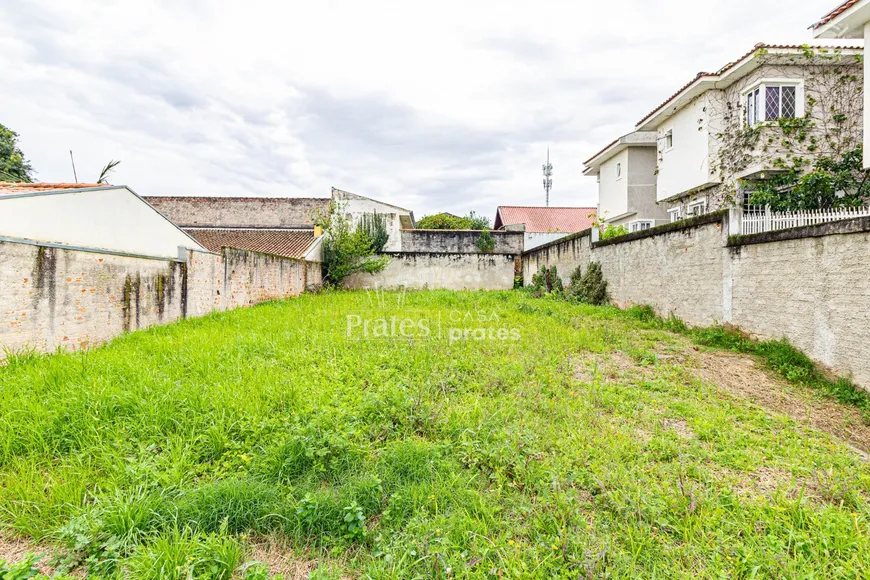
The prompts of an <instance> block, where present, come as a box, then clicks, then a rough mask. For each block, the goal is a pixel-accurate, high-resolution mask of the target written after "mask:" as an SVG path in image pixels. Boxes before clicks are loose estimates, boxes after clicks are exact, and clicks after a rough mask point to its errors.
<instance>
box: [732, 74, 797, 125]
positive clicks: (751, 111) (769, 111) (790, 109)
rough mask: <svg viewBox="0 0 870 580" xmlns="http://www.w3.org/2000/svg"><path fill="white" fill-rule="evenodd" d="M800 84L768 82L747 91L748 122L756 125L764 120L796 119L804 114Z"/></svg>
mask: <svg viewBox="0 0 870 580" xmlns="http://www.w3.org/2000/svg"><path fill="white" fill-rule="evenodd" d="M800 95H801V91H800V86H799V85H798V84H789V83H783V82H768V83H762V84H761V85H759V86H757V87H755V88H753V89H752V90H751V91H749V92H748V93H746V124H747V125H749V126H750V127H754V126H755V125H756V124H757V123H760V122H762V121H774V120H776V119H794V118H795V117H799V116H801V115H803V104H802V103H801V99H800Z"/></svg>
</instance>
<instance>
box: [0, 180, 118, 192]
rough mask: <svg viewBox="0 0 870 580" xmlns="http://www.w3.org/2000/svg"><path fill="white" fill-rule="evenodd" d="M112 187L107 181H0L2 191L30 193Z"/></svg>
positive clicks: (0, 190)
mask: <svg viewBox="0 0 870 580" xmlns="http://www.w3.org/2000/svg"><path fill="white" fill-rule="evenodd" d="M97 187H112V186H111V185H109V184H107V183H20V182H8V181H0V193H30V192H43V191H60V190H64V189H94V188H97Z"/></svg>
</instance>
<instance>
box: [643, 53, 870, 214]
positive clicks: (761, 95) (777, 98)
mask: <svg viewBox="0 0 870 580" xmlns="http://www.w3.org/2000/svg"><path fill="white" fill-rule="evenodd" d="M862 55H863V49H862V48H859V47H848V48H832V47H809V46H781V45H764V44H759V45H756V46H755V47H754V48H753V50H752V51H750V52H749V53H747V54H745V55H744V56H742V57H741V58H739V59H737V60H736V61H734V62H732V63H729V64H728V65H726V66H725V67H723V68H722V69H720V70H719V71H717V72H716V73H700V74H698V75H697V76H696V77H695V78H694V79H693V80H692V81H690V82H689V83H688V84H687V85H685V86H684V87H682V88H681V89H680V90H679V91H677V92H676V93H675V94H674V95H672V96H671V97H669V98H668V99H667V100H666V101H665V102H664V103H662V104H661V105H659V106H658V107H657V108H656V109H655V110H653V111H652V112H651V113H650V114H648V115H647V116H646V117H644V118H643V119H642V120H641V121H640V122H639V123H638V124H637V130H638V131H643V132H647V131H652V132H655V134H656V141H657V183H656V200H657V201H658V202H659V204H661V205H663V206H664V208H665V209H666V211H667V212H668V215H669V219H670V220H671V221H676V220H678V219H682V218H686V217H692V216H696V215H700V214H703V213H707V212H708V211H712V210H716V209H721V208H724V207H732V206H734V205H735V204H736V205H746V204H747V202H748V196H749V192H751V191H752V189H753V183H754V182H757V181H759V180H765V179H769V178H770V176H771V175H773V174H775V173H777V172H784V171H788V170H790V169H792V168H796V167H797V168H799V166H800V164H802V163H805V161H806V159H807V158H810V157H813V156H819V155H824V154H827V153H830V152H831V151H832V150H834V149H842V148H847V147H850V146H851V145H852V143H851V142H852V141H854V140H855V138H856V136H857V137H860V135H861V127H862V125H863V99H861V98H856V97H857V96H858V95H860V93H861V84H862V82H863V81H862V79H863V68H862V65H861V61H862ZM856 108H857V109H858V110H856ZM846 109H848V110H846ZM831 135H836V138H834V139H832V138H831Z"/></svg>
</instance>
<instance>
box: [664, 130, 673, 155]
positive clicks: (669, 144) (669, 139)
mask: <svg viewBox="0 0 870 580" xmlns="http://www.w3.org/2000/svg"><path fill="white" fill-rule="evenodd" d="M673 148H674V130H673V129H670V130H669V131H668V132H667V133H665V151H667V150H668V149H673Z"/></svg>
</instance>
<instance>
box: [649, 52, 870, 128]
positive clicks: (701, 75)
mask: <svg viewBox="0 0 870 580" xmlns="http://www.w3.org/2000/svg"><path fill="white" fill-rule="evenodd" d="M805 48H827V49H833V48H845V49H852V50H855V49H861V47H860V46H836V47H832V46H825V45H800V44H765V43H763V42H759V43H758V44H756V45H755V46H754V47H753V48H752V50H750V51H749V52H747V53H746V54H744V55H743V56H741V57H740V58H738V59H737V60H734V61H731V62H729V63H728V64H726V65H725V66H723V67H722V68H720V69H719V70H718V71H716V72H715V73H708V72H699V73H698V74H696V75H695V78H693V79H692V80H690V81H689V82H688V83H686V84H685V85H683V86H682V87H680V89H679V90H678V91H677V92H675V93H674V94H673V95H671V96H670V97H668V98H667V99H666V100H665V101H664V102H663V103H662V104H661V105H659V106H658V107H656V108H655V109H653V110H652V111H650V113H649V114H648V115H647V116H645V117H644V118H643V119H641V120H640V121H638V122H637V125H638V126H640V125H642V124H643V123H644V122H645V121H646V120H647V119H649V118H650V117H652V116H653V115H655V114H656V113H658V112H659V111H661V110H662V109H663V108H664V107H665V106H666V105H667V104H668V103H670V102H671V101H673V100H674V99H676V98H677V97H679V96H680V95H681V94H682V92H683V91H685V90H686V89H688V88H689V87H691V86H692V85H693V84H695V83H696V82H698V81H699V80H701V79H703V78H704V77H709V78H713V77H717V76H720V75H723V74H725V73H726V72H728V71H729V70H731V69H732V68H734V67H735V66H737V65H738V64H739V63H740V62H742V61H744V60H746V59H747V58H749V57H750V56H752V55H753V54H755V53H756V52H757V51H759V50H762V49H766V50H769V49H774V50H803V49H805Z"/></svg>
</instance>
